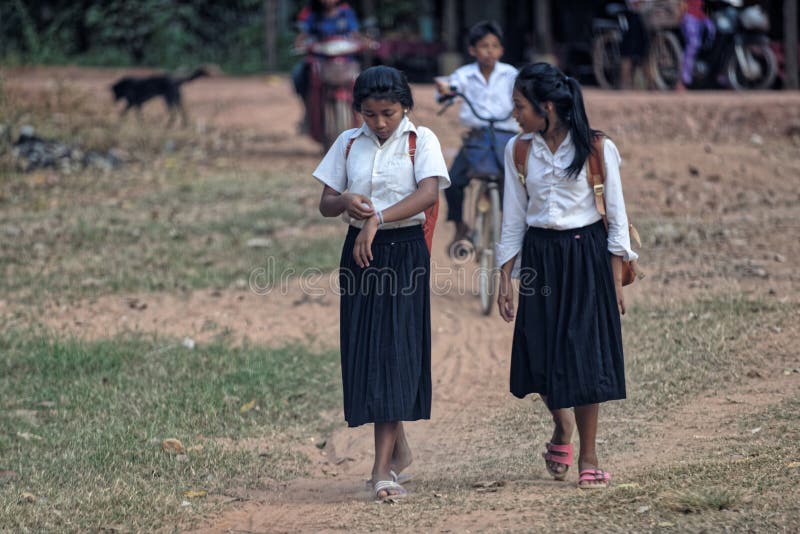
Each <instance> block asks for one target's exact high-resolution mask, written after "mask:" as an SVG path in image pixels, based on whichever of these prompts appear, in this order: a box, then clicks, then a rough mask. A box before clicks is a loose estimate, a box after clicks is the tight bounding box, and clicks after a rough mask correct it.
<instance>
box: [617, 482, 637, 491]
mask: <svg viewBox="0 0 800 534" xmlns="http://www.w3.org/2000/svg"><path fill="white" fill-rule="evenodd" d="M614 487H615V488H627V489H634V488H638V487H639V484H637V483H636V482H625V483H624V484H615V485H614Z"/></svg>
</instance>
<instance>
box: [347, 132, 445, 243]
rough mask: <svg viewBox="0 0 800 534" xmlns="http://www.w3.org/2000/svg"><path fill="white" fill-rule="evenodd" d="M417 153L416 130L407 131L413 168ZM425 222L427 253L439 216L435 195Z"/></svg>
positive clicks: (423, 230)
mask: <svg viewBox="0 0 800 534" xmlns="http://www.w3.org/2000/svg"><path fill="white" fill-rule="evenodd" d="M355 140H356V138H355V137H353V138H352V139H350V141H348V142H347V148H346V149H345V151H344V159H345V161H347V157H348V156H349V155H350V148H351V147H352V146H353V142H355ZM416 153H417V132H408V155H409V156H410V157H411V168H412V169H413V168H414V155H415V154H416ZM424 213H425V222H424V223H423V224H422V232H423V233H424V234H425V244H426V245H428V253H430V252H431V251H432V250H433V248H432V247H433V230H434V228H436V219H437V218H438V217H439V198H438V196H437V198H436V203H435V204H434V205H433V206H431V207H430V208H428V209H426V210H425V211H424Z"/></svg>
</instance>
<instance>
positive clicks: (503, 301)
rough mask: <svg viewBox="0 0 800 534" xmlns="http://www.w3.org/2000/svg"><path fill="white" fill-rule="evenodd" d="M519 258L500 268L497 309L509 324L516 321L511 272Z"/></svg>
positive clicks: (512, 259)
mask: <svg viewBox="0 0 800 534" xmlns="http://www.w3.org/2000/svg"><path fill="white" fill-rule="evenodd" d="M515 261H517V256H516V255H515V256H514V257H513V258H511V259H510V260H508V261H507V262H505V263H504V264H503V266H502V267H501V268H500V287H499V289H498V291H497V308H498V310H499V311H500V317H502V318H503V320H504V321H505V322H507V323H510V322H511V321H513V320H514V286H513V284H512V283H511V271H512V270H513V269H514V262H515Z"/></svg>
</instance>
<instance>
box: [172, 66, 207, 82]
mask: <svg viewBox="0 0 800 534" xmlns="http://www.w3.org/2000/svg"><path fill="white" fill-rule="evenodd" d="M201 76H209V73H208V71H207V70H206V69H204V68H199V69H195V71H194V72H193V73H191V74H189V75H188V76H178V77H176V78H175V82H176V83H177V84H178V85H180V84H182V83H186V82H191V81H192V80H196V79H197V78H200V77H201Z"/></svg>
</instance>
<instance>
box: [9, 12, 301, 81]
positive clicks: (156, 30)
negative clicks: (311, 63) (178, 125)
mask: <svg viewBox="0 0 800 534" xmlns="http://www.w3.org/2000/svg"><path fill="white" fill-rule="evenodd" d="M303 3H304V2H302V1H296V2H287V3H284V4H283V5H287V4H288V5H287V7H289V9H291V10H293V11H292V12H291V13H290V14H289V16H290V17H293V15H294V14H295V13H296V12H297V10H299V8H300V7H301V5H302V4H303ZM265 5H266V2H264V1H263V0H190V1H189V0H136V1H134V2H131V1H129V0H4V1H2V2H0V61H2V63H4V64H6V65H19V64H63V63H71V64H77V65H93V66H136V65H142V66H158V67H162V68H167V69H176V68H180V67H184V68H190V67H193V66H195V65H198V64H201V63H215V64H217V65H219V66H220V67H222V68H223V69H224V70H225V71H227V72H229V73H233V74H236V73H239V74H245V73H254V72H262V71H263V70H264V54H265V52H264V42H265V33H264V31H265V30H264V24H265ZM293 33H294V28H292V27H291V26H288V27H284V28H282V29H281V32H280V35H279V43H280V44H279V49H280V50H281V51H282V53H281V57H280V59H279V68H282V69H286V68H288V67H289V66H290V65H291V63H292V61H293V60H292V58H291V57H290V56H289V43H290V42H291V39H292V36H293Z"/></svg>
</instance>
